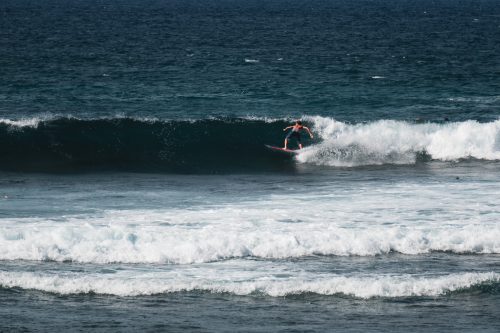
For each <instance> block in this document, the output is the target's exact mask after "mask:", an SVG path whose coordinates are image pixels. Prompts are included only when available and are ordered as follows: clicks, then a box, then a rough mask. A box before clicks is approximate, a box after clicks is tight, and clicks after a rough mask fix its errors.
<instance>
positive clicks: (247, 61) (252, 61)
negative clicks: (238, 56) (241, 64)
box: [245, 58, 259, 64]
mask: <svg viewBox="0 0 500 333" xmlns="http://www.w3.org/2000/svg"><path fill="white" fill-rule="evenodd" d="M245 62H246V63H250V64H255V63H258V62H259V60H257V59H248V58H245Z"/></svg>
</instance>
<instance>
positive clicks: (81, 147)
mask: <svg viewBox="0 0 500 333" xmlns="http://www.w3.org/2000/svg"><path fill="white" fill-rule="evenodd" d="M304 120H305V121H306V123H307V124H308V125H309V126H310V127H311V128H312V130H313V132H314V133H315V134H316V138H315V139H314V140H312V141H308V142H307V144H306V145H307V148H306V149H304V150H303V151H301V152H300V154H298V155H297V157H296V159H293V158H291V157H289V156H288V157H287V156H283V155H280V154H276V153H273V152H270V151H268V150H266V149H265V147H264V145H265V144H271V145H277V146H280V145H282V141H283V137H284V133H283V131H282V129H283V127H285V126H287V125H289V120H267V119H258V118H257V119H251V118H249V119H243V118H224V119H204V120H196V121H189V120H184V121H178V120H177V121H173V120H172V121H167V120H157V119H156V120H155V119H134V118H126V117H120V118H106V119H77V118H54V119H45V120H43V119H22V120H8V119H0V154H1V156H2V159H0V170H9V171H48V172H59V171H66V172H68V171H69V172H71V171H86V170H118V171H140V172H173V173H193V172H194V173H218V172H239V171H273V170H276V171H285V170H293V168H294V165H295V164H296V162H299V163H303V164H312V165H324V166H334V167H353V166H354V167H355V166H364V165H380V164H414V163H416V162H418V161H423V162H425V161H429V160H440V161H460V160H464V159H471V158H472V159H480V160H500V120H497V121H494V122H489V123H479V122H476V121H464V122H456V123H442V124H436V123H422V124H418V123H413V122H404V121H394V120H380V121H376V122H371V123H366V124H364V123H360V124H347V123H343V122H339V121H336V120H335V119H333V118H326V117H304ZM294 146H295V143H294V142H292V143H291V147H292V148H294Z"/></svg>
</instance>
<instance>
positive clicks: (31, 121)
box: [0, 118, 42, 128]
mask: <svg viewBox="0 0 500 333" xmlns="http://www.w3.org/2000/svg"><path fill="white" fill-rule="evenodd" d="M41 121H42V119H40V118H23V119H18V120H11V119H3V118H0V124H6V125H8V126H12V127H33V128H36V127H38V124H39V123H40V122H41Z"/></svg>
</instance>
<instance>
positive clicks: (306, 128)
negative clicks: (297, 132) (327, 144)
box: [303, 126, 314, 139]
mask: <svg viewBox="0 0 500 333" xmlns="http://www.w3.org/2000/svg"><path fill="white" fill-rule="evenodd" d="M303 129H305V130H306V131H307V133H309V136H310V137H311V139H312V138H314V135H313V134H312V132H311V130H310V129H309V128H308V127H305V126H304V127H303Z"/></svg>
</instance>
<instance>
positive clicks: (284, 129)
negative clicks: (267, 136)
mask: <svg viewBox="0 0 500 333" xmlns="http://www.w3.org/2000/svg"><path fill="white" fill-rule="evenodd" d="M290 128H293V126H288V127H285V128H283V132H284V131H286V130H287V129H290Z"/></svg>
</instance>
